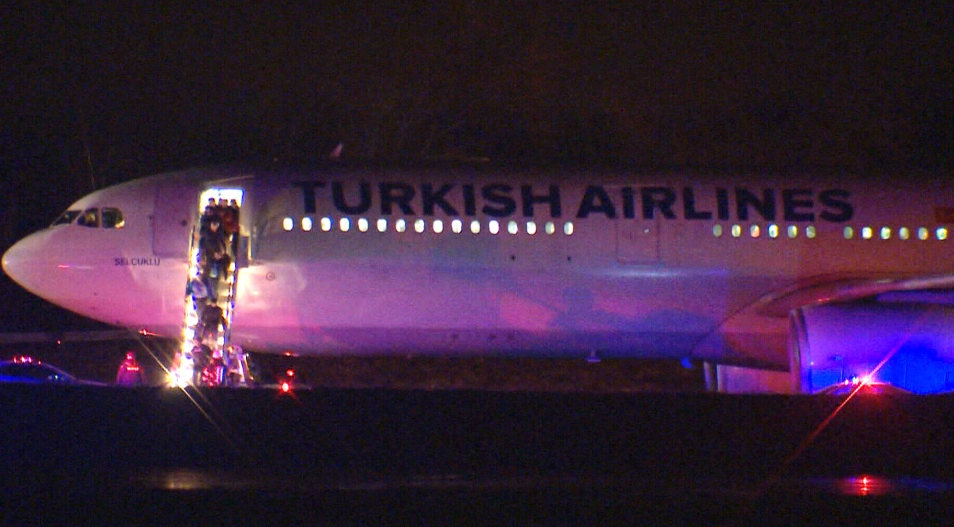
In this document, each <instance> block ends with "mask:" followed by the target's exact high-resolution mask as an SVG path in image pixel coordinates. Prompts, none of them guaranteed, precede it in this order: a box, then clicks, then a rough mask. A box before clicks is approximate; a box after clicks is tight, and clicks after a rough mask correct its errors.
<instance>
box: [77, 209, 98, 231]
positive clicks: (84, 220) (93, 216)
mask: <svg viewBox="0 0 954 527" xmlns="http://www.w3.org/2000/svg"><path fill="white" fill-rule="evenodd" d="M76 224H77V225H82V226H83V227H99V209H86V210H84V211H83V214H82V215H81V216H80V217H79V221H77V222H76Z"/></svg>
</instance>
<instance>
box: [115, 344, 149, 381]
mask: <svg viewBox="0 0 954 527" xmlns="http://www.w3.org/2000/svg"><path fill="white" fill-rule="evenodd" d="M142 383H143V378H142V369H141V368H140V367H139V363H138V362H136V354H135V353H134V352H132V351H129V352H127V353H126V359H125V360H124V361H123V363H122V364H120V365H119V372H117V373H116V384H118V385H120V386H139V385H141V384H142Z"/></svg>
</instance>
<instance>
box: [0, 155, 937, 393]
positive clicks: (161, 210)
mask: <svg viewBox="0 0 954 527" xmlns="http://www.w3.org/2000/svg"><path fill="white" fill-rule="evenodd" d="M952 181H954V180H952V178H939V177H935V176H932V175H924V174H916V173H909V174H904V177H903V178H888V177H874V176H866V177H862V176H858V175H851V174H837V173H830V174H826V173H812V172H806V173H792V174H774V173H768V172H760V171H752V172H738V173H728V174H709V173H703V172H698V171H683V172H649V173H642V172H639V171H635V170H620V171H608V170H585V169H573V170H552V171H544V170H536V169H527V170H523V169H515V168H498V167H493V166H490V165H487V166H476V167H460V166H429V167H417V166H411V167H401V166H373V165H372V166H360V167H355V166H350V165H348V164H342V163H329V164H327V165H322V166H316V167H311V168H308V169H300V170H299V169H284V168H281V169H279V168H272V169H254V168H245V167H227V168H211V169H191V170H184V171H179V172H172V173H167V174H162V175H157V176H152V177H147V178H143V179H139V180H135V181H130V182H126V183H122V184H118V185H115V186H112V187H109V188H105V189H102V190H98V191H96V192H93V193H91V194H89V195H87V196H85V197H83V198H81V199H79V200H78V201H76V202H75V203H74V204H73V205H71V206H70V207H69V210H67V211H66V212H65V213H64V214H63V215H62V216H61V217H60V219H58V220H57V221H55V222H54V223H53V225H51V226H50V227H49V228H47V229H44V230H42V231H40V232H37V233H34V234H32V235H30V236H28V237H26V238H25V239H23V240H21V241H20V242H18V243H17V244H16V245H14V246H13V247H12V248H10V249H9V250H8V251H7V252H6V253H5V254H4V256H3V268H4V270H5V271H6V273H7V274H8V275H9V276H10V277H12V278H13V279H14V280H16V281H17V282H18V283H20V284H21V285H22V286H23V287H25V288H26V289H27V290H29V291H31V292H33V293H35V294H37V295H38V296H40V297H42V298H45V299H47V300H49V301H50V302H53V303H55V304H57V305H60V306H63V307H65V308H67V309H70V310H72V311H75V312H77V313H80V314H82V315H85V316H88V317H90V318H94V319H96V320H101V321H104V322H107V323H110V324H114V325H117V326H122V327H127V328H132V329H134V330H137V331H147V332H150V333H156V334H160V335H166V336H173V337H178V338H181V339H182V340H183V341H184V342H185V344H184V347H188V348H189V349H191V346H192V343H191V341H192V339H194V338H196V337H197V334H196V329H195V328H196V320H197V318H198V317H197V314H196V313H197V312H198V311H200V310H202V309H203V308H202V305H203V303H204V302H206V300H205V297H202V298H199V297H200V296H201V295H199V294H198V293H196V291H197V290H198V289H199V288H197V287H192V286H191V285H190V284H195V283H196V280H198V279H199V278H203V279H205V278H206V275H211V274H212V273H211V272H209V271H208V265H207V264H206V263H204V262H205V261H206V260H207V258H205V257H204V256H203V255H202V254H200V253H201V252H202V251H201V250H200V248H201V246H202V243H203V231H204V220H203V217H204V216H203V210H204V209H205V208H206V205H207V204H208V203H209V199H210V198H211V199H212V203H213V204H214V203H218V201H216V200H223V199H224V200H235V203H236V206H237V207H238V208H237V210H238V211H239V213H238V226H237V229H238V230H237V232H236V234H235V236H234V237H233V238H232V239H231V240H232V241H231V246H230V249H229V253H230V255H231V257H230V258H229V259H228V265H227V266H226V267H223V269H226V270H224V271H222V272H221V273H220V274H221V275H224V277H223V278H218V277H217V278H216V280H220V282H216V284H221V285H219V286H218V287H221V291H220V292H219V294H218V295H217V297H218V299H217V300H216V303H217V305H218V306H219V307H220V308H221V309H222V310H223V318H222V320H221V321H219V320H218V319H216V322H215V324H214V331H211V334H206V333H207V331H208V328H209V327H210V326H209V325H208V324H204V325H203V326H202V327H203V331H202V332H201V333H202V334H201V335H199V338H202V339H206V340H207V341H209V342H213V343H214V345H217V346H220V347H221V346H227V345H232V344H234V345H239V346H241V347H243V348H245V349H248V350H253V351H259V352H273V353H284V352H286V351H288V350H291V351H293V352H295V353H298V354H302V355H308V354H364V355H370V354H401V355H407V354H440V355H451V356H453V355H475V354H483V355H511V356H512V355H521V356H560V357H580V358H581V359H584V358H593V357H600V358H613V357H634V358H640V357H654V358H674V359H690V360H698V361H705V363H706V364H707V368H706V371H707V381H708V382H709V385H710V386H711V387H712V388H713V389H718V390H720V391H728V392H749V391H774V392H793V391H794V392H809V393H810V392H815V391H817V390H819V389H820V388H822V387H825V386H829V385H831V384H834V383H837V382H840V381H842V380H844V379H846V378H850V377H852V376H855V375H858V376H863V375H868V374H871V373H876V378H877V379H878V380H879V381H881V382H888V383H891V384H894V385H897V386H901V387H903V388H905V389H908V390H911V391H914V392H918V393H928V392H939V391H946V390H950V389H952V388H954V308H952V307H951V304H952V301H954V296H952V287H954V272H952V268H954V239H952V236H951V235H952V231H951V229H954V182H952ZM184 292H185V293H184ZM190 293H191V294H190Z"/></svg>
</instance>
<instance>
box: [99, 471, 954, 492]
mask: <svg viewBox="0 0 954 527" xmlns="http://www.w3.org/2000/svg"><path fill="white" fill-rule="evenodd" d="M116 478H117V479H118V480H124V479H125V478H128V484H130V485H132V486H133V487H139V488H142V489H147V490H159V491H183V492H193V491H213V490H223V491H238V492H245V491H276V492H282V491H288V492H297V493H308V492H325V491H387V490H402V489H403V490H414V489H418V490H424V489H431V490H450V489H460V490H468V491H478V490H533V489H538V490H539V489H561V490H569V491H572V490H584V489H590V490H592V489H599V488H627V489H629V490H632V491H634V492H637V493H640V494H653V493H658V494H671V493H681V494H687V495H698V496H702V495H709V496H718V495H727V496H729V495H731V496H756V495H758V494H763V495H772V494H780V493H786V494H792V493H794V494H806V493H809V494H827V495H831V496H840V497H864V496H871V497H878V496H897V497H904V496H909V495H931V494H945V493H952V492H954V483H951V482H945V481H934V480H929V479H922V478H888V477H882V476H875V475H870V474H861V475H852V476H846V477H829V478H789V479H780V480H777V481H775V482H774V483H773V484H772V485H771V487H769V488H767V489H765V488H762V489H759V488H757V486H756V485H740V484H739V482H727V481H720V480H700V479H693V480H688V479H687V480H682V481H663V480H653V479H646V480H634V479H632V478H623V477H606V476H599V475H592V476H553V477H541V476H538V477H530V476H513V477H496V478H474V477H469V476H465V475H460V474H433V475H418V476H407V477H366V478H352V479H342V480H334V479H329V478H326V477H325V478H318V477H308V476H305V475H302V474H264V473H255V474H252V473H246V474H242V473H236V472H230V471H224V470H215V469H197V468H161V469H149V470H143V471H139V472H136V473H133V474H128V475H118V476H116Z"/></svg>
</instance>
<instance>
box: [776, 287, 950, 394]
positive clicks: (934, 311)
mask: <svg viewBox="0 0 954 527" xmlns="http://www.w3.org/2000/svg"><path fill="white" fill-rule="evenodd" d="M788 352H789V360H790V362H791V372H792V381H793V388H794V391H795V392H796V393H813V392H815V391H818V390H819V389H821V388H824V387H826V386H829V385H832V384H835V383H838V382H842V381H845V380H847V379H851V378H853V377H859V378H863V377H865V376H867V375H871V376H872V380H875V381H879V382H886V383H890V384H893V385H895V386H899V387H901V388H904V389H907V390H910V391H912V392H915V393H937V392H943V391H948V390H954V308H952V307H948V306H943V305H936V304H894V303H889V304H880V303H876V302H870V303H851V304H823V305H816V306H807V307H802V308H799V309H796V310H794V311H792V313H791V314H790V316H789V338H788Z"/></svg>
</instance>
